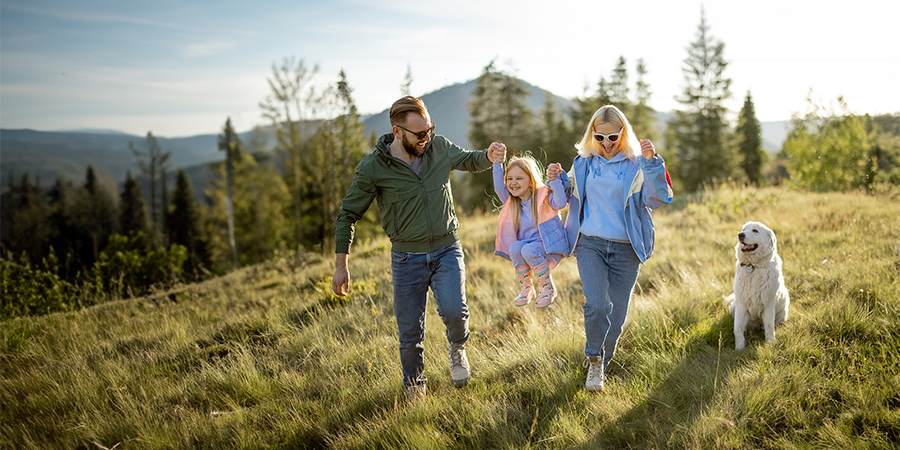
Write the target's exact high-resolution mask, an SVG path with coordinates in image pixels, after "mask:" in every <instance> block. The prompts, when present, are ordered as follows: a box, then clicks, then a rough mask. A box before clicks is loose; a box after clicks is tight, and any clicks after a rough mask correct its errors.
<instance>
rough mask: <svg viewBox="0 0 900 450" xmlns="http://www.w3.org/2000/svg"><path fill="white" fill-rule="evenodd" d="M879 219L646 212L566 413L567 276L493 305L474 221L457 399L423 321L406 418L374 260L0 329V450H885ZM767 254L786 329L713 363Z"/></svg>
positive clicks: (878, 200) (891, 378)
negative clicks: (618, 318)
mask: <svg viewBox="0 0 900 450" xmlns="http://www.w3.org/2000/svg"><path fill="white" fill-rule="evenodd" d="M898 200H900V199H898V196H897V195H896V194H893V195H884V194H882V195H869V194H865V193H862V192H849V193H802V192H795V191H790V190H785V189H781V188H762V189H754V188H745V187H737V186H731V187H728V186H725V187H721V188H719V189H717V190H708V191H705V192H702V193H700V194H698V195H696V196H693V197H691V198H678V197H676V203H675V204H673V205H669V206H667V207H665V208H662V209H659V210H657V211H655V212H654V219H655V222H656V232H657V246H656V251H655V254H654V256H653V258H651V259H650V261H649V262H648V264H647V266H646V267H643V268H642V270H641V274H640V277H639V279H638V285H637V287H636V290H635V294H634V298H633V301H632V305H631V309H630V312H629V319H628V322H627V323H626V328H625V331H624V333H623V336H622V339H621V341H620V346H619V349H618V351H617V354H616V358H615V360H614V361H613V363H612V365H611V367H610V369H609V374H608V375H609V378H608V380H607V384H606V389H605V390H604V391H603V392H601V393H589V392H587V391H585V390H584V379H585V374H586V369H584V368H583V366H582V363H583V362H584V355H583V346H584V330H583V319H582V303H583V295H582V293H581V284H580V280H579V277H578V271H577V267H576V264H575V260H574V259H569V260H565V261H563V263H562V264H561V265H560V266H559V268H557V269H556V270H555V271H554V278H555V280H556V283H557V286H558V287H559V289H560V298H558V299H557V301H556V302H555V303H554V304H553V305H552V306H550V307H549V308H547V309H546V310H537V309H535V308H533V307H532V306H531V305H529V306H527V307H523V308H516V307H513V306H512V298H513V297H514V296H515V291H516V287H515V278H514V273H513V269H512V267H511V265H510V264H509V263H508V262H507V261H506V260H503V259H501V258H499V257H496V256H494V255H493V239H494V229H495V223H496V222H495V221H496V218H495V216H494V215H492V214H477V215H474V216H470V217H464V218H462V220H461V222H462V223H461V231H462V232H461V235H462V236H463V239H462V243H463V246H464V248H465V255H466V264H467V277H468V283H467V286H468V292H467V295H468V301H469V307H470V312H471V319H470V320H471V322H470V328H471V337H470V340H469V342H468V358H469V362H470V364H471V366H472V370H473V376H472V380H471V381H470V383H469V385H468V386H467V387H465V388H462V389H456V388H454V387H453V384H452V383H451V381H450V378H449V373H448V360H447V359H448V358H447V353H446V338H445V335H444V326H443V324H442V323H441V321H440V318H439V317H438V315H437V313H436V312H435V309H434V303H433V302H430V304H429V312H428V317H427V321H428V331H427V339H426V342H425V346H426V349H425V351H426V371H427V372H426V374H427V375H428V378H429V383H428V396H427V398H426V399H425V400H424V401H421V402H418V403H415V404H410V403H409V402H408V401H407V400H406V397H405V394H404V392H403V389H402V385H401V379H400V365H399V358H398V353H397V336H396V334H397V329H396V325H395V322H394V317H393V307H392V294H391V281H390V270H389V252H390V245H389V242H388V241H387V239H386V238H378V239H374V240H372V241H369V242H360V243H358V244H357V245H355V247H354V249H353V254H352V255H351V260H350V263H351V265H350V271H351V276H352V285H351V289H352V290H351V295H350V296H348V297H346V298H339V297H336V296H334V295H333V294H331V293H330V287H331V274H332V271H333V267H334V266H333V265H334V262H333V261H334V258H333V256H332V255H314V254H292V255H280V256H276V257H274V258H273V259H272V260H271V261H269V262H267V263H265V264H261V265H258V266H253V267H247V268H244V269H241V270H239V271H236V272H233V273H230V274H228V275H226V276H222V277H219V278H216V279H212V280H209V281H206V282H203V283H197V284H191V285H181V286H176V287H174V288H172V289H170V290H166V291H160V292H154V293H153V294H152V295H149V296H145V297H141V298H134V299H128V300H119V301H114V302H109V303H105V304H101V305H96V306H92V307H90V308H87V309H84V310H80V311H75V312H68V313H55V314H50V315H46V316H41V317H26V318H17V319H11V320H7V321H4V322H2V323H0V449H13V448H15V449H48V448H49V449H52V448H60V449H97V448H100V449H113V448H115V449H172V448H200V449H204V448H209V449H222V448H242V449H243V448H246V449H257V448H259V449H293V448H338V449H351V448H405V449H439V448H459V449H470V448H504V449H529V448H576V449H578V448H582V449H589V448H590V449H593V448H641V449H669V448H675V449H679V448H684V449H695V448H715V449H747V448H783V449H806V448H871V449H881V448H885V449H887V448H897V447H898V446H900V206H898V204H900V202H898ZM749 220H754V221H760V222H763V223H765V224H767V225H768V226H769V227H771V228H772V229H774V230H775V232H776V234H777V237H778V248H779V253H780V254H781V256H782V258H783V259H784V272H785V281H786V284H787V286H788V289H789V292H790V295H791V311H790V316H789V318H788V321H787V322H786V323H785V324H784V325H782V326H780V327H779V328H778V329H777V330H776V335H777V338H778V341H777V342H776V343H773V344H766V342H765V339H764V336H763V334H762V332H761V331H755V332H751V333H749V334H748V346H747V348H746V349H745V350H742V351H735V350H734V336H733V333H732V320H731V317H730V316H729V314H728V311H727V310H726V309H724V308H723V304H722V298H723V297H724V296H725V295H727V294H729V293H730V292H731V289H732V282H733V278H734V245H735V242H736V234H737V233H738V231H740V229H741V226H742V225H743V223H744V222H746V221H749Z"/></svg>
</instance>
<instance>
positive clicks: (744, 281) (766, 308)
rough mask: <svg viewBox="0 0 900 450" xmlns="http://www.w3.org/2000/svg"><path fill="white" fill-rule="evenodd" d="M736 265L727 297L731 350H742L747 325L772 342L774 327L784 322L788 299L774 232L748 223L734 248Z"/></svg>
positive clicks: (757, 224) (744, 343) (786, 314)
mask: <svg viewBox="0 0 900 450" xmlns="http://www.w3.org/2000/svg"><path fill="white" fill-rule="evenodd" d="M734 253H735V256H737V264H736V265H735V272H734V293H733V294H731V295H729V296H728V297H727V298H726V303H728V304H729V306H728V310H729V312H731V315H732V316H734V348H735V349H737V350H740V349H742V348H744V346H745V345H746V342H745V341H744V330H746V329H747V327H748V326H750V327H753V328H757V329H758V328H759V327H760V325H762V328H763V329H765V331H766V341H767V342H774V341H775V325H779V324H781V323H783V322H784V321H785V320H787V316H788V307H789V306H790V299H789V298H788V291H787V288H786V287H785V286H784V276H783V275H782V273H781V257H780V256H778V250H777V248H776V239H775V232H773V231H772V230H771V229H769V227H767V226H765V225H763V224H761V223H759V222H747V223H746V224H744V228H743V229H742V230H741V232H740V233H738V243H737V245H735V246H734Z"/></svg>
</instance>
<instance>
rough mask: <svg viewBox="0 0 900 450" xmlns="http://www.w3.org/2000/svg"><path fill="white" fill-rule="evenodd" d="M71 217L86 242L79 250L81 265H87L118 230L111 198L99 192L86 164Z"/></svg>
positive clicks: (102, 191) (98, 186)
mask: <svg viewBox="0 0 900 450" xmlns="http://www.w3.org/2000/svg"><path fill="white" fill-rule="evenodd" d="M76 199H77V200H76V203H75V205H74V212H73V214H72V217H73V218H74V220H75V224H76V227H77V228H78V229H79V231H80V233H79V234H80V235H81V236H84V237H85V238H86V239H87V242H86V243H85V244H86V245H85V246H84V247H82V253H81V262H82V263H84V264H85V265H87V266H90V265H91V264H93V263H94V261H96V260H97V257H99V256H100V252H101V251H102V250H103V248H105V247H106V244H107V242H108V241H109V237H110V236H112V234H113V233H115V232H116V231H117V229H118V212H117V211H116V208H115V203H114V201H113V199H112V196H111V195H110V194H109V193H108V192H107V191H106V190H105V189H103V188H102V187H101V186H100V184H99V182H98V180H97V176H96V174H95V173H94V168H93V166H91V165H88V168H87V174H86V176H85V183H84V186H83V187H82V188H81V190H80V191H79V192H78V195H77V196H76Z"/></svg>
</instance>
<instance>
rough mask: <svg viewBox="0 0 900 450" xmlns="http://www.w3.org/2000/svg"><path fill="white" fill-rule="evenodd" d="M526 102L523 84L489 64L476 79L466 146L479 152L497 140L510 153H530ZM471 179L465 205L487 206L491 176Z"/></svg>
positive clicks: (530, 125) (529, 113) (528, 111)
mask: <svg viewBox="0 0 900 450" xmlns="http://www.w3.org/2000/svg"><path fill="white" fill-rule="evenodd" d="M527 101H528V91H527V90H526V89H525V84H524V82H522V81H521V80H519V79H518V78H516V77H514V76H513V75H511V74H509V73H507V72H503V71H499V70H497V69H496V68H495V67H494V62H493V61H491V62H490V63H489V64H488V65H487V66H485V68H484V71H483V72H482V73H481V75H480V76H479V77H478V78H477V79H476V80H475V89H474V91H473V92H472V96H471V100H470V101H469V118H470V119H469V133H468V137H469V145H470V146H471V147H472V148H478V149H481V148H487V147H488V146H490V144H491V142H494V141H497V142H503V143H504V144H506V146H507V148H508V149H509V150H510V153H511V154H515V153H516V152H524V151H526V150H529V149H528V148H527V147H528V144H530V143H531V142H530V141H531V138H532V136H533V133H532V131H531V129H532V113H531V110H530V109H529V107H528V103H527ZM508 156H512V155H508ZM470 176H471V175H470ZM471 177H472V181H471V182H470V183H469V184H470V185H471V190H470V192H469V193H468V195H467V197H468V198H467V199H466V203H467V204H468V205H469V206H471V207H479V206H480V207H487V206H489V205H490V202H489V198H490V197H489V196H490V195H491V194H490V193H491V192H493V188H492V187H491V186H492V181H491V179H490V177H485V176H479V175H475V176H471Z"/></svg>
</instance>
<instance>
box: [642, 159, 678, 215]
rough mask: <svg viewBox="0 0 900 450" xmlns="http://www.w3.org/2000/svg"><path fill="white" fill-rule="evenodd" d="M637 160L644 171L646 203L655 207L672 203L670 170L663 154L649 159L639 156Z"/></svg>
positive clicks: (643, 192)
mask: <svg viewBox="0 0 900 450" xmlns="http://www.w3.org/2000/svg"><path fill="white" fill-rule="evenodd" d="M637 160H638V165H639V166H640V167H641V170H642V171H643V172H644V185H643V187H642V189H641V195H642V197H643V200H644V204H645V205H647V206H649V207H650V208H653V209H655V208H659V207H660V206H663V205H665V204H667V203H672V199H673V193H672V184H671V182H670V181H669V172H668V171H666V163H665V161H663V158H662V156H660V155H658V154H657V155H656V156H654V157H653V159H649V160H648V159H646V158H643V157H638V158H637Z"/></svg>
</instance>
